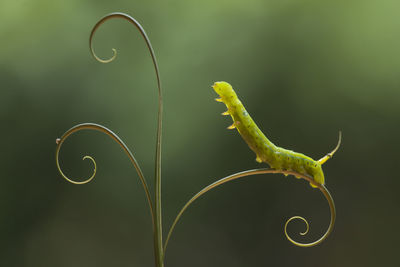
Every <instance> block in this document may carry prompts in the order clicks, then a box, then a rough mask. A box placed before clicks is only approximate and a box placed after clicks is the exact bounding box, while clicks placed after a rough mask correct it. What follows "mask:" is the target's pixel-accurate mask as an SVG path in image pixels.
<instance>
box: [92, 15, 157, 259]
mask: <svg viewBox="0 0 400 267" xmlns="http://www.w3.org/2000/svg"><path fill="white" fill-rule="evenodd" d="M112 18H122V19H125V20H127V21H128V22H130V23H131V24H133V25H134V26H135V27H136V28H137V29H138V31H139V33H140V34H141V35H142V37H143V39H144V41H145V43H146V45H147V48H148V50H149V52H150V56H151V59H152V61H153V66H154V70H155V73H156V80H157V87H158V114H157V139H156V156H155V158H156V159H155V175H154V176H155V198H154V205H155V206H154V210H152V215H154V216H155V217H154V218H153V230H154V238H155V240H154V241H155V242H154V243H155V245H154V249H155V251H154V252H155V255H156V263H157V266H163V262H162V258H163V257H164V256H163V254H164V252H163V249H162V243H163V241H162V232H163V231H162V212H161V144H162V113H163V98H162V86H161V79H160V72H159V69H158V63H157V59H156V56H155V53H154V50H153V47H152V45H151V42H150V39H149V37H148V36H147V34H146V32H145V30H144V29H143V27H142V25H140V23H139V22H138V21H137V20H136V19H134V18H133V17H131V16H129V15H127V14H125V13H121V12H114V13H110V14H108V15H106V16H104V17H103V18H101V19H100V20H99V21H98V22H97V23H96V25H95V26H94V27H93V29H92V31H91V33H90V36H89V47H90V52H91V53H92V55H93V57H94V58H95V59H96V60H97V61H99V62H101V63H109V62H111V61H113V60H114V59H115V58H116V56H117V51H116V50H115V49H114V48H113V49H112V51H113V56H112V57H111V58H109V59H101V58H99V57H98V56H97V55H96V53H95V52H94V49H93V42H92V40H93V36H94V34H95V32H96V31H97V29H98V28H99V27H100V25H102V24H103V23H104V22H106V21H107V20H109V19H112Z"/></svg>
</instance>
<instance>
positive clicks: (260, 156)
mask: <svg viewBox="0 0 400 267" xmlns="http://www.w3.org/2000/svg"><path fill="white" fill-rule="evenodd" d="M212 87H213V89H214V90H215V92H216V93H217V94H218V95H219V96H220V98H217V99H216V100H217V101H218V102H223V103H224V104H225V105H226V107H227V108H228V110H227V111H225V112H223V113H222V115H230V116H231V117H232V119H233V124H232V125H231V126H229V127H228V129H234V128H236V129H237V130H238V132H239V134H240V135H241V136H242V138H243V139H244V141H246V143H247V144H248V146H249V147H250V149H251V150H253V151H254V153H256V161H257V162H259V163H261V162H265V163H267V164H268V165H269V166H270V167H271V168H273V169H276V170H287V171H294V172H298V173H301V174H306V175H309V176H311V177H313V180H314V182H315V183H318V184H322V185H323V184H325V178H324V173H323V171H322V167H321V165H322V164H324V163H325V162H326V161H327V160H328V159H330V158H331V157H332V156H333V154H334V153H335V152H336V151H337V150H338V148H339V146H340V143H341V132H339V141H338V144H337V146H336V147H335V149H334V150H333V151H332V152H330V153H328V154H327V155H326V156H324V157H323V158H321V159H320V160H313V159H312V158H311V157H308V156H306V155H304V154H301V153H297V152H294V151H291V150H288V149H284V148H281V147H278V146H276V145H274V144H273V143H272V142H271V141H270V140H268V138H267V137H266V136H265V135H264V134H263V133H262V132H261V130H260V129H259V128H258V126H257V125H256V124H255V122H254V121H253V119H252V118H251V117H250V115H249V113H248V112H247V111H246V109H245V107H244V106H243V104H242V102H241V101H240V100H239V99H238V97H237V95H236V93H235V91H234V90H233V88H232V86H231V85H230V84H229V83H227V82H215V83H214V85H213V86H212ZM310 185H311V186H312V187H317V186H316V185H314V184H313V183H312V182H310Z"/></svg>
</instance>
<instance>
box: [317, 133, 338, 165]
mask: <svg viewBox="0 0 400 267" xmlns="http://www.w3.org/2000/svg"><path fill="white" fill-rule="evenodd" d="M341 143H342V131H339V141H338V143H337V145H336V147H335V149H333V150H332V151H331V152H329V153H328V154H326V156H324V157H323V158H321V159H320V160H318V162H319V163H320V164H321V165H322V164H324V163H325V162H326V161H327V160H328V159H330V158H332V157H333V154H335V152H336V151H337V150H338V149H339V147H340V144H341Z"/></svg>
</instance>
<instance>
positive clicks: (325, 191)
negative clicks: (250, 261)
mask: <svg viewBox="0 0 400 267" xmlns="http://www.w3.org/2000/svg"><path fill="white" fill-rule="evenodd" d="M266 173H281V174H286V175H288V174H289V175H294V176H296V177H300V178H303V179H305V180H307V181H309V182H310V183H312V184H314V185H315V186H317V187H318V188H319V189H320V190H321V192H322V193H323V194H324V196H325V198H326V199H327V201H328V204H329V208H330V212H331V221H330V224H329V227H328V229H327V231H326V232H325V234H324V235H323V236H322V237H321V238H320V239H318V240H317V241H315V242H312V243H299V242H297V241H294V240H293V239H292V238H290V237H289V235H288V234H287V231H286V228H287V225H288V223H289V222H290V221H292V220H294V219H300V220H302V221H304V222H305V223H306V226H307V230H306V231H305V232H304V233H301V234H302V235H305V234H306V233H307V232H308V228H309V226H308V222H307V220H305V219H304V218H303V217H301V216H293V217H291V218H290V219H289V220H287V221H286V224H285V228H284V232H285V235H286V237H287V238H288V240H289V241H290V242H291V243H293V244H295V245H297V246H300V247H311V246H315V245H318V244H319V243H321V242H322V241H324V240H325V239H326V238H327V237H328V235H329V234H330V233H331V232H332V230H333V226H334V224H335V219H336V209H335V203H334V202H333V198H332V196H331V195H330V193H329V191H328V189H326V187H325V186H324V185H321V184H317V183H315V182H314V180H313V178H312V177H309V176H307V175H304V174H301V173H297V172H293V171H283V170H274V169H255V170H248V171H243V172H239V173H235V174H232V175H229V176H227V177H225V178H222V179H220V180H218V181H216V182H214V183H212V184H210V185H208V186H206V187H205V188H203V189H202V190H200V191H199V192H198V193H197V194H195V195H194V196H193V197H192V198H191V199H190V200H189V201H188V202H186V204H185V205H184V206H183V208H182V209H181V210H180V212H179V213H178V215H177V216H176V218H175V220H174V222H173V223H172V225H171V228H170V229H169V232H168V235H167V238H166V240H165V244H164V254H165V251H166V249H167V245H168V241H169V240H170V238H171V235H172V232H173V231H174V229H175V226H176V224H177V223H178V221H179V219H180V218H181V217H182V215H183V213H184V212H185V210H186V209H187V208H188V207H189V206H190V204H192V203H193V202H194V201H195V200H196V199H198V198H199V197H201V196H202V195H204V194H205V193H207V192H208V191H210V190H211V189H213V188H215V187H217V186H220V185H222V184H225V183H227V182H229V181H233V180H236V179H239V178H243V177H246V176H251V175H257V174H266Z"/></svg>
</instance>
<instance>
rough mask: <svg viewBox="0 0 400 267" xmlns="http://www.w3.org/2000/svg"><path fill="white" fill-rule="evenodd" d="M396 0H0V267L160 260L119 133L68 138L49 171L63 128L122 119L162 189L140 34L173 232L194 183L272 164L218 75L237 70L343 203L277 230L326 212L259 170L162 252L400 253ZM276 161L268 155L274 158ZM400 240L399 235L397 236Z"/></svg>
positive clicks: (262, 111) (359, 261) (255, 256)
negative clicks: (221, 97)
mask: <svg viewBox="0 0 400 267" xmlns="http://www.w3.org/2000/svg"><path fill="white" fill-rule="evenodd" d="M399 10H400V2H398V1H394V0H393V1H386V0H384V1H372V0H370V1H317V0H309V1H297V0H284V1H282V0H274V1H265V0H248V1H238V0H230V1H227V0H225V1H215V0H213V1H209V0H206V1H183V0H176V1H155V0H151V1H124V0H116V1H78V0H71V1H50V0H34V1H32V0H31V1H28V0H2V1H1V2H0V48H1V49H0V81H1V97H0V120H1V139H0V144H1V153H0V157H1V158H0V162H1V179H0V199H1V201H0V210H1V217H0V246H1V247H0V266H9V267H11V266H24V267H28V266H43V267H47V266H59V267H64V266H65V267H67V266H68V267H70V266H97V267H100V266H153V265H154V260H153V249H152V248H153V245H152V228H151V225H150V215H149V212H148V210H147V206H146V201H145V196H144V193H143V190H142V188H141V185H140V183H139V179H138V177H137V175H136V173H135V171H134V168H132V167H131V166H130V163H129V160H128V158H127V157H126V156H125V154H124V153H123V152H122V150H121V149H120V148H119V147H118V146H117V145H116V144H114V143H113V142H112V140H111V139H110V138H109V137H107V136H105V135H104V134H101V133H99V132H90V131H85V132H81V133H79V134H76V135H73V136H72V137H71V138H69V139H68V140H67V141H66V143H65V145H64V146H63V149H62V151H61V164H62V167H63V169H64V171H65V172H66V173H67V174H68V175H69V176H71V177H77V178H78V179H79V177H86V176H88V175H89V174H90V173H91V170H92V167H91V165H90V162H86V161H82V160H81V158H82V156H84V155H87V154H89V155H92V156H93V157H95V158H96V161H97V164H98V174H97V177H96V178H95V180H94V181H93V182H91V183H89V184H87V185H83V186H75V185H72V184H69V183H67V182H66V181H64V180H63V179H62V178H61V176H60V175H59V174H58V172H57V170H56V165H55V160H54V152H55V139H56V138H57V137H59V136H61V135H62V134H63V132H64V131H66V130H67V129H69V128H70V127H72V126H73V125H75V124H78V123H82V122H95V123H99V124H102V125H105V126H106V127H109V128H110V129H112V130H113V131H115V132H116V133H117V134H118V135H119V136H120V137H121V138H122V139H123V140H124V141H125V142H126V143H127V144H128V146H129V147H130V148H131V149H132V150H133V151H134V153H135V156H136V157H137V159H138V160H139V162H140V163H141V165H142V168H143V170H144V173H145V175H147V179H148V182H149V184H150V185H151V186H152V185H153V168H154V166H153V165H154V164H153V160H154V148H155V144H154V143H155V136H156V132H155V131H156V109H157V107H156V96H157V94H156V82H155V75H154V71H153V66H152V63H151V60H150V57H149V53H148V51H147V50H146V47H145V44H144V42H143V40H142V39H141V38H140V36H139V34H138V32H137V30H136V29H135V28H134V27H133V26H132V25H131V24H129V23H127V22H126V21H124V20H118V19H115V20H111V21H109V22H107V23H106V24H104V25H103V26H102V28H100V30H99V31H98V33H97V34H96V36H95V40H94V46H95V49H96V51H97V53H98V55H99V56H101V57H105V58H106V57H109V56H110V55H111V50H110V49H111V48H112V47H115V48H117V49H118V51H119V54H118V58H117V60H115V61H114V62H112V63H111V64H100V63H97V62H96V61H95V60H94V59H93V58H92V57H91V56H90V54H89V49H88V37H89V33H90V30H91V28H92V27H93V25H94V24H95V23H96V22H97V20H98V19H99V18H101V17H102V16H103V15H105V14H107V13H110V12H113V11H121V12H126V13H129V14H130V15H132V16H134V17H135V18H136V19H137V20H139V21H140V22H141V23H142V25H143V26H144V28H145V29H146V31H147V33H148V35H149V37H150V39H151V41H152V44H153V46H154V49H155V52H156V55H157V57H158V61H159V65H160V71H161V76H162V82H163V85H164V92H165V95H164V100H165V113H164V115H165V116H164V117H165V120H164V139H163V141H164V143H163V207H164V210H163V212H164V229H165V230H167V229H168V228H169V226H170V224H171V223H172V220H173V219H174V217H175V215H176V214H177V212H178V211H179V209H180V208H181V207H182V206H183V204H184V203H185V201H187V200H188V199H189V198H190V197H191V196H192V195H193V194H194V193H196V192H198V191H199V190H200V189H202V188H203V187H204V186H206V185H208V184H209V183H212V182H213V181H215V180H217V179H219V178H222V177H224V176H226V175H229V174H232V173H234V172H238V171H242V170H246V169H252V168H257V167H261V166H264V165H259V164H258V163H256V162H255V160H254V159H255V155H254V153H253V152H252V151H251V150H250V149H249V148H248V147H247V145H246V144H245V143H244V142H243V141H242V139H241V138H240V136H239V134H238V133H237V132H236V131H228V130H226V127H227V126H228V125H230V124H231V120H230V118H227V117H222V116H220V115H219V114H220V113H221V112H223V111H224V110H225V107H224V106H223V105H222V104H221V103H217V102H215V101H214V98H215V97H216V95H215V93H214V92H213V90H212V89H211V87H210V86H211V84H212V83H213V82H214V81H219V80H225V81H229V82H230V83H232V85H233V86H234V87H235V88H236V90H237V92H238V95H239V97H240V98H241V99H242V102H243V103H244V104H245V106H246V108H247V110H248V111H249V113H250V114H251V115H252V117H253V118H254V120H255V121H256V122H257V123H258V125H259V126H260V128H261V129H262V130H263V131H264V132H265V133H266V135H267V136H268V137H269V138H270V140H271V141H272V142H274V143H275V144H277V145H280V146H282V147H285V148H288V149H293V150H295V151H299V152H302V153H305V154H307V155H309V156H311V157H313V158H316V159H318V158H320V157H322V156H323V155H325V154H326V153H327V152H329V151H330V150H331V149H332V148H333V147H334V146H335V144H336V142H337V135H338V131H339V130H342V131H343V143H342V146H341V148H340V150H339V151H338V152H337V154H336V155H335V157H334V158H333V159H332V160H330V161H329V162H328V163H327V164H326V165H324V171H325V176H326V185H327V187H328V188H329V189H330V191H331V193H332V195H333V197H334V199H335V201H336V208H337V223H336V226H335V229H334V232H333V233H332V235H331V236H330V237H329V238H328V239H327V240H326V241H325V242H324V243H322V244H321V245H320V246H317V247H313V248H309V249H304V248H298V247H295V246H293V245H292V244H290V243H289V242H288V241H287V240H286V238H285V237H284V235H283V225H284V222H285V221H286V220H287V219H288V218H289V217H290V216H293V215H302V216H304V217H306V218H307V219H309V220H310V223H311V229H310V234H309V235H307V236H306V237H301V236H298V235H297V232H298V231H301V230H303V228H304V225H302V224H301V223H298V224H296V223H294V224H293V225H291V227H290V233H291V235H292V236H293V237H294V238H295V239H296V240H299V241H313V240H315V239H316V238H318V237H319V236H320V235H321V234H322V233H323V232H324V231H325V230H326V227H327V226H328V223H329V208H328V205H327V203H326V201H325V199H324V198H323V196H322V195H321V194H320V192H319V191H318V190H314V189H312V188H311V187H310V186H309V185H308V183H307V182H305V181H303V180H296V179H294V178H293V177H284V176H282V175H264V176H257V177H251V178H246V179H243V180H240V181H235V182H231V183H229V184H226V185H224V186H222V187H220V188H218V189H215V190H214V191H211V192H210V193H208V194H207V195H205V196H204V197H202V198H201V199H200V200H198V201H197V202H196V203H195V204H194V205H193V206H192V207H191V208H190V209H189V210H188V211H187V213H186V214H184V216H183V218H182V220H181V221H180V223H179V224H178V225H177V228H176V231H175V234H174V235H173V236H172V239H171V241H170V244H169V247H168V251H167V255H166V266H194V267H196V266H210V267H211V266H231V267H236V266H238V267H239V266H378V265H379V266H397V265H398V262H399V259H398V255H397V253H398V239H399V237H400V234H399V227H398V226H399V224H400V215H399V204H400V197H399V195H398V193H397V192H398V188H399V186H400V179H398V178H399V177H398V176H399V174H398V168H397V164H399V156H398V151H399V149H400V146H399V133H400V131H399V130H400V127H399V121H400V115H399V114H400V105H399V99H400V90H399V88H400V83H399V71H400V55H399V47H400V35H399V29H400V16H399ZM265 166H266V165H265ZM396 246H397V247H396Z"/></svg>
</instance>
